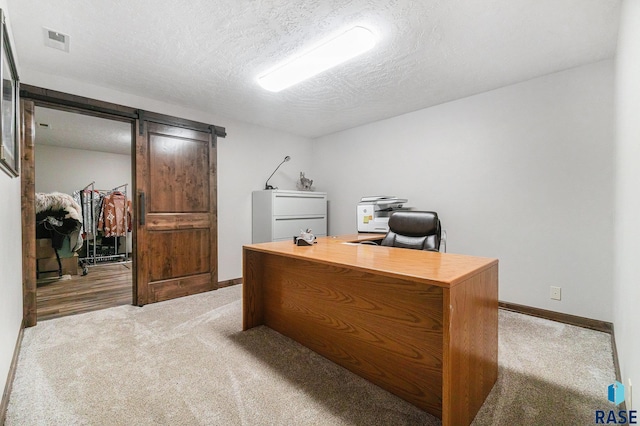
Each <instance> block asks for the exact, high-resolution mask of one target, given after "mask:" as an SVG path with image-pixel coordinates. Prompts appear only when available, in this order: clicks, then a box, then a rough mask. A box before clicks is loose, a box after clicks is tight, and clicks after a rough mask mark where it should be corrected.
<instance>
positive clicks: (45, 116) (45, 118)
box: [35, 107, 132, 155]
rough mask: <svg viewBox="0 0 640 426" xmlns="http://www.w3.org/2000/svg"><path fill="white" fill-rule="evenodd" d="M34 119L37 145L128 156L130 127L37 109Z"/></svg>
mask: <svg viewBox="0 0 640 426" xmlns="http://www.w3.org/2000/svg"><path fill="white" fill-rule="evenodd" d="M35 116H36V140H35V143H36V144H37V145H52V146H60V147H66V148H75V149H86V150H89V151H101V152H111V153H114V154H123V155H131V140H132V136H131V124H130V123H123V122H121V121H116V120H106V119H104V118H98V117H93V116H90V115H83V114H76V113H73V112H66V111H60V110H55V109H49V108H41V107H36V113H35ZM43 124H45V125H47V126H43Z"/></svg>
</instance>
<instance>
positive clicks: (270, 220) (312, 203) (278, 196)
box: [251, 189, 327, 243]
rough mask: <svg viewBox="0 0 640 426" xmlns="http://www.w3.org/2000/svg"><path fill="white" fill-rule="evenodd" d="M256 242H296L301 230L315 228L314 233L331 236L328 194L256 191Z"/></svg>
mask: <svg viewBox="0 0 640 426" xmlns="http://www.w3.org/2000/svg"><path fill="white" fill-rule="evenodd" d="M251 205H252V211H253V214H252V233H251V237H252V242H253V243H264V242H267V241H284V240H291V241H293V237H294V236H298V235H300V230H303V231H304V230H307V229H311V232H313V234H314V235H316V236H318V237H320V236H325V235H327V193H326V192H311V191H286V190H280V189H274V190H264V191H253V194H252V203H251Z"/></svg>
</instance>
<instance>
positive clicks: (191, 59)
mask: <svg viewBox="0 0 640 426" xmlns="http://www.w3.org/2000/svg"><path fill="white" fill-rule="evenodd" d="M7 1H8V6H9V10H8V12H9V18H10V21H11V25H12V30H13V36H14V39H15V46H14V50H16V51H17V56H18V60H19V64H20V66H21V68H23V69H28V70H34V71H38V72H44V73H50V74H57V75H61V76H64V77H67V78H72V79H76V80H79V81H82V82H86V83H91V84H95V85H98V86H103V87H108V88H112V89H117V90H120V91H125V92H129V93H132V94H135V95H140V96H145V97H149V98H153V99H158V100H162V101H166V102H170V103H174V104H178V105H183V106H187V107H190V108H193V109H199V110H203V111H209V112H212V113H214V114H217V115H220V116H227V117H232V118H235V119H238V120H241V121H245V122H250V123H255V124H259V125H263V126H267V127H271V128H276V129H281V130H284V131H287V132H290V133H295V134H299V135H304V136H308V137H317V136H321V135H325V134H329V133H333V132H335V131H339V130H343V129H347V128H350V127H354V126H357V125H361V124H364V123H368V122H372V121H376V120H379V119H384V118H388V117H392V116H395V115H399V114H402V113H406V112H409V111H414V110H417V109H421V108H425V107H429V106H432V105H436V104H440V103H443V102H447V101H451V100H454V99H459V98H462V97H466V96H469V95H473V94H476V93H480V92H484V91H487V90H491V89H495V88H497V87H501V86H505V85H509V84H513V83H516V82H520V81H525V80H528V79H531V78H534V77H538V76H541V75H545V74H549V73H553V72H556V71H560V70H563V69H567V68H571V67H575V66H579V65H583V64H587V63H591V62H595V61H599V60H603V59H607V58H612V57H613V56H614V55H615V49H616V38H617V31H618V18H619V16H618V15H619V10H620V0H484V1H469V0H466V1H463V0H418V1H412V0H350V1H344V0H321V1H320V0H191V1H189V2H176V1H166V0H135V1H130V0H111V1H103V0H56V1H42V0H7ZM353 25H362V26H366V27H368V28H370V29H371V30H372V31H374V32H375V33H376V35H377V36H378V38H379V41H378V44H377V46H376V47H374V48H373V49H372V50H370V51H369V52H367V53H365V54H364V55H362V56H360V57H358V58H355V59H354V60H352V61H350V62H348V63H346V64H343V65H341V66H339V67H337V68H334V69H333V70H329V71H327V72H325V73H323V74H321V75H318V76H316V77H314V78H312V79H311V80H308V81H306V82H303V83H301V84H299V85H297V86H294V87H291V88H289V89H287V90H285V91H283V92H279V93H271V92H267V91H265V90H263V89H262V88H261V87H260V86H258V84H257V83H256V76H257V75H258V74H260V73H261V72H262V71H264V70H266V69H268V68H270V67H272V66H273V65H274V64H276V63H278V62H279V61H281V60H283V59H285V58H287V57H288V56H289V55H291V54H294V53H296V52H299V51H300V50H301V49H304V47H305V46H307V45H309V44H311V43H314V42H317V41H318V40H320V39H323V38H324V37H326V36H327V35H330V34H333V33H335V32H338V31H340V30H343V29H345V28H347V27H350V26H353ZM42 27H47V28H49V29H52V30H55V31H59V32H62V33H65V34H68V35H70V37H71V40H70V48H69V53H65V52H62V51H59V50H55V49H52V48H49V47H46V46H45V45H44V41H43V31H42ZM27 83H29V82H28V81H27ZM215 124H218V125H222V126H224V125H225V123H224V122H219V123H215ZM229 130H230V132H232V131H233V130H232V129H229Z"/></svg>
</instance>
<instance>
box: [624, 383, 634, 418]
mask: <svg viewBox="0 0 640 426" xmlns="http://www.w3.org/2000/svg"><path fill="white" fill-rule="evenodd" d="M626 400H627V410H628V411H630V410H632V409H633V408H632V407H633V399H632V398H631V379H627V395H626Z"/></svg>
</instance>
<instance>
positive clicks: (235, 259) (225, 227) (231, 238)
mask: <svg viewBox="0 0 640 426" xmlns="http://www.w3.org/2000/svg"><path fill="white" fill-rule="evenodd" d="M22 81H23V83H26V84H31V85H34V86H40V87H45V88H47V89H52V90H58V91H61V92H66V93H71V94H74V95H79V96H85V97H88V98H93V99H98V100H103V101H107V102H113V103H117V104H121V105H125V106H130V107H135V108H140V109H146V110H148V111H154V112H158V113H163V114H168V115H173V116H176V117H182V118H187V119H190V120H195V121H200V122H204V123H209V124H215V125H219V126H223V127H225V128H226V130H227V134H228V136H227V137H226V138H224V139H223V138H218V267H219V271H218V279H219V280H220V281H225V280H229V279H234V278H240V277H241V276H242V245H243V244H250V243H251V191H253V190H259V189H262V188H263V187H264V182H265V180H266V178H267V177H269V175H270V174H271V172H273V170H274V169H275V168H276V166H277V165H278V164H279V163H280V162H281V161H282V159H283V158H284V157H285V156H286V155H290V156H291V158H292V159H291V161H290V162H288V163H286V164H284V165H283V166H282V167H281V169H280V170H279V171H278V172H277V173H276V174H275V175H274V177H273V178H272V179H271V181H270V183H271V184H273V185H274V186H279V187H280V188H281V189H295V182H296V180H297V178H298V173H299V172H300V170H306V169H308V168H309V167H310V164H311V162H312V157H311V140H310V139H308V138H304V137H300V136H293V135H290V134H287V133H284V132H279V131H275V130H271V129H267V128H264V127H259V126H254V125H250V124H246V123H242V122H239V121H236V120H232V119H228V118H225V117H224V116H222V115H212V114H208V113H204V112H202V111H196V110H192V109H189V108H185V107H181V106H177V105H171V104H167V103H165V102H162V101H159V100H155V99H149V98H143V97H139V96H135V95H131V94H128V93H123V92H118V91H115V90H111V89H108V88H104V87H98V86H93V85H88V84H84V83H82V82H79V81H74V80H69V79H66V78H61V77H56V76H52V75H47V74H42V73H38V72H33V71H31V70H29V69H25V70H24V71H23V77H22ZM219 108H220V111H224V105H219ZM36 167H37V166H36Z"/></svg>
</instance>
